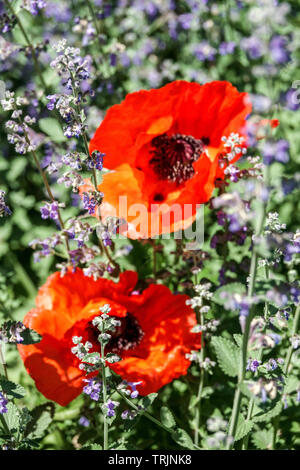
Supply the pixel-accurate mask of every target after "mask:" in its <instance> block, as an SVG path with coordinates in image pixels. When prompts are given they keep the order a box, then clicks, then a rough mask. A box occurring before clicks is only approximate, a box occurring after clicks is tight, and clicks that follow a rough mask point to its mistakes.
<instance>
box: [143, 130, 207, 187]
mask: <svg viewBox="0 0 300 470" xmlns="http://www.w3.org/2000/svg"><path fill="white" fill-rule="evenodd" d="M151 144H152V149H151V150H150V153H151V155H152V158H151V160H150V165H151V166H152V168H153V170H154V171H155V173H156V174H157V176H158V178H159V179H161V180H169V181H171V182H173V183H177V184H178V185H179V184H182V183H184V182H185V181H187V180H189V179H190V178H192V176H193V175H194V173H195V170H194V168H193V162H195V161H197V160H198V158H199V157H200V155H201V153H202V152H203V150H204V144H203V142H202V140H200V139H198V140H197V139H195V138H194V137H192V136H190V135H182V134H173V135H171V136H169V135H166V134H162V135H159V136H157V137H154V139H152V141H151Z"/></svg>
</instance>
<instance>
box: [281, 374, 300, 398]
mask: <svg viewBox="0 0 300 470" xmlns="http://www.w3.org/2000/svg"><path fill="white" fill-rule="evenodd" d="M298 388H299V379H298V377H295V376H294V375H290V376H289V377H288V378H287V380H286V384H285V387H284V393H286V394H289V393H293V392H296V391H297V390H298Z"/></svg>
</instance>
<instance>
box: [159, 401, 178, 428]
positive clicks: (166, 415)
mask: <svg viewBox="0 0 300 470" xmlns="http://www.w3.org/2000/svg"><path fill="white" fill-rule="evenodd" d="M160 419H161V422H162V423H163V424H164V426H166V427H167V428H173V427H174V426H176V421H175V419H174V416H173V413H172V412H171V411H170V410H169V408H167V407H166V406H162V407H161V409H160Z"/></svg>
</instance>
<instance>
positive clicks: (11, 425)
mask: <svg viewBox="0 0 300 470" xmlns="http://www.w3.org/2000/svg"><path fill="white" fill-rule="evenodd" d="M4 417H5V418H4V419H5V421H6V424H7V427H8V429H9V430H10V432H11V433H14V432H16V431H17V430H18V428H19V424H20V412H19V410H18V408H17V407H16V405H14V404H13V403H12V402H9V403H8V404H7V413H5V415H4Z"/></svg>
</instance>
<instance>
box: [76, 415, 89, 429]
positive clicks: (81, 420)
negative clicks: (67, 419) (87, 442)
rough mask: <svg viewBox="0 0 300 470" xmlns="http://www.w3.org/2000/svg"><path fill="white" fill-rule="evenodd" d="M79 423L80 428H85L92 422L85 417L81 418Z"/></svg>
mask: <svg viewBox="0 0 300 470" xmlns="http://www.w3.org/2000/svg"><path fill="white" fill-rule="evenodd" d="M78 423H79V424H80V426H83V427H85V428H87V427H88V426H89V425H90V421H89V420H88V419H87V418H86V417H85V416H81V417H80V419H79V421H78Z"/></svg>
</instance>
